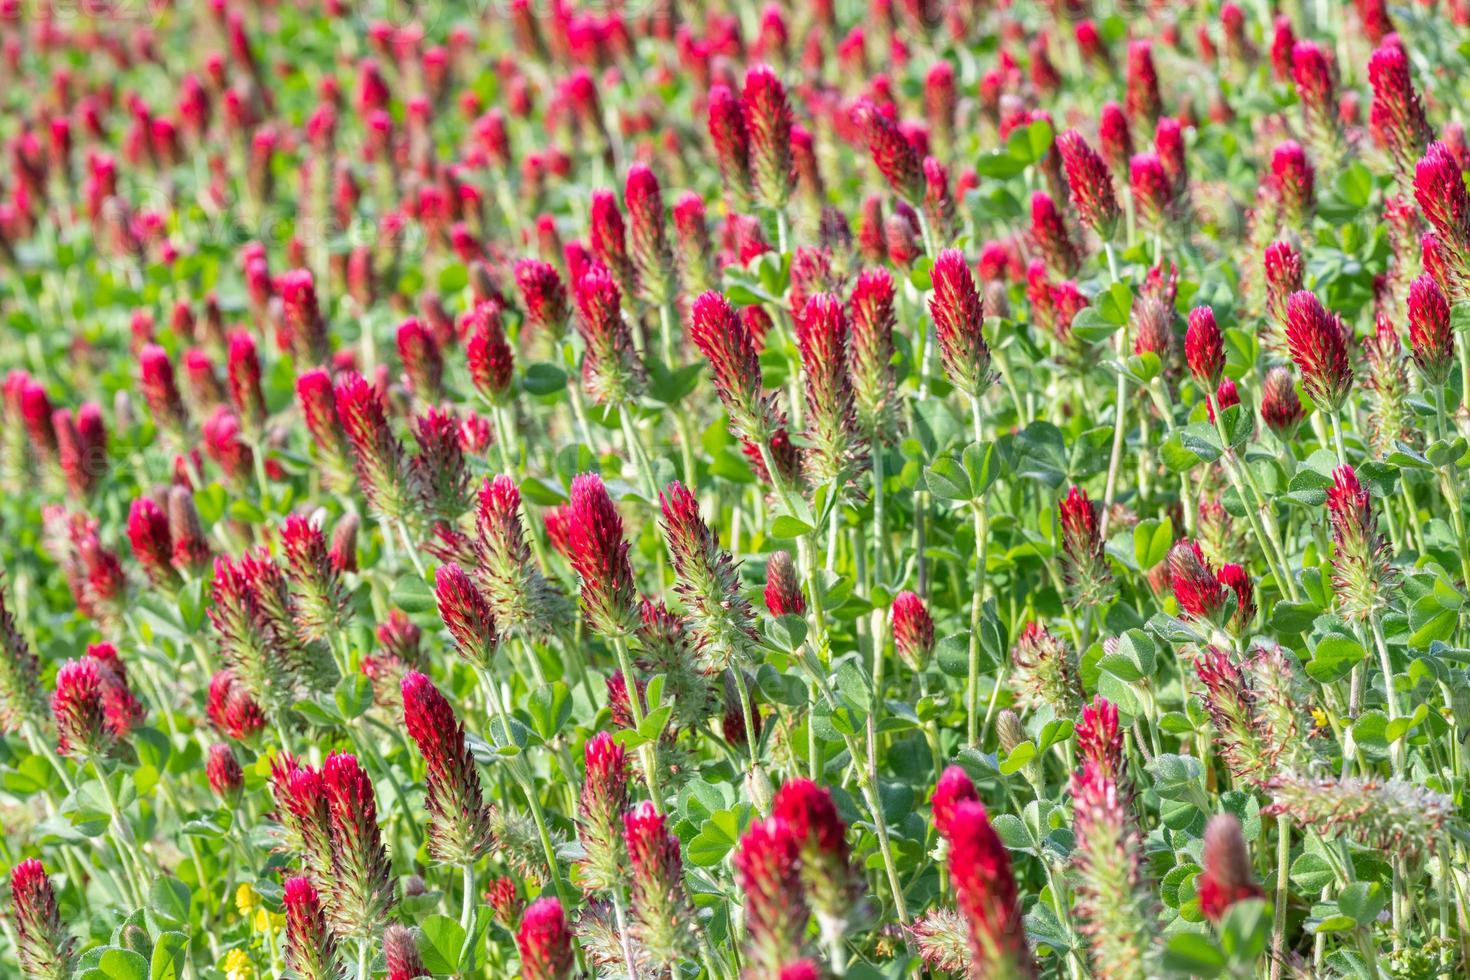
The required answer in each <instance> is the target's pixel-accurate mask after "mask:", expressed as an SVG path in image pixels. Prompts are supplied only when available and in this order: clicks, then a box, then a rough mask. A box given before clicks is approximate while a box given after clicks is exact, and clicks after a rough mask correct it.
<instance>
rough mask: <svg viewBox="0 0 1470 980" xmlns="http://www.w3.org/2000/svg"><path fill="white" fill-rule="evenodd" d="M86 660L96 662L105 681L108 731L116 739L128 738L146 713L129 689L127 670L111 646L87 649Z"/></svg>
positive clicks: (104, 712) (93, 646)
mask: <svg viewBox="0 0 1470 980" xmlns="http://www.w3.org/2000/svg"><path fill="white" fill-rule="evenodd" d="M87 657H88V658H89V659H90V660H92V661H93V662H94V663H96V665H97V672H98V676H99V677H100V679H101V681H102V710H103V715H104V717H105V719H106V722H107V730H108V731H109V732H110V733H111V734H112V737H113V738H115V739H119V740H120V739H124V738H127V736H128V733H129V732H131V731H132V730H133V727H134V726H135V725H137V724H138V722H140V721H142V720H143V716H144V714H145V712H144V710H143V705H142V703H141V702H140V701H139V700H138V699H137V698H136V697H134V696H133V691H132V688H130V687H128V671H127V668H126V667H124V666H123V662H122V660H121V659H120V658H119V657H118V655H117V648H116V647H114V646H113V645H112V644H111V643H93V644H91V645H90V646H88V647H87Z"/></svg>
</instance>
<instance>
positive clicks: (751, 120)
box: [740, 65, 792, 210]
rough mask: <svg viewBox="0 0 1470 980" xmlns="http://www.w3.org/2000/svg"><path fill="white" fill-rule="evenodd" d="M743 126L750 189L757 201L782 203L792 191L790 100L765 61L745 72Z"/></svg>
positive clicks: (777, 205) (778, 205)
mask: <svg viewBox="0 0 1470 980" xmlns="http://www.w3.org/2000/svg"><path fill="white" fill-rule="evenodd" d="M740 103H741V106H742V108H743V109H744V115H745V129H746V132H747V133H748V134H749V139H750V173H751V184H752V189H753V190H754V192H755V196H756V198H757V200H758V202H759V203H760V204H761V205H762V206H763V207H766V208H769V209H771V210H780V209H781V208H783V207H785V205H786V200H787V198H788V197H790V195H791V183H792V169H791V104H790V103H789V102H788V101H787V98H786V88H785V86H783V85H782V84H781V80H780V79H779V78H777V77H776V73H775V72H774V71H772V70H771V69H770V68H769V67H768V66H766V65H756V66H754V67H752V68H751V69H749V70H748V71H747V72H746V73H745V88H744V90H743V91H742V92H741V95H740Z"/></svg>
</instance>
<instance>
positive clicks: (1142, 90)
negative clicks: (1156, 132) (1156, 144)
mask: <svg viewBox="0 0 1470 980" xmlns="http://www.w3.org/2000/svg"><path fill="white" fill-rule="evenodd" d="M1124 101H1125V103H1126V105H1127V107H1128V117H1129V118H1130V119H1132V120H1133V121H1134V122H1135V123H1136V124H1139V125H1143V126H1152V125H1153V124H1154V122H1155V121H1157V119H1158V118H1159V113H1160V112H1161V111H1162V109H1163V105H1164V102H1163V98H1162V97H1161V96H1160V94H1159V74H1158V71H1157V70H1155V68H1154V54H1153V45H1152V44H1151V43H1150V42H1148V41H1133V42H1131V43H1130V44H1129V45H1128V86H1127V90H1126V96H1125V99H1124Z"/></svg>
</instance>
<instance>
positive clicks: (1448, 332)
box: [1408, 275, 1455, 387]
mask: <svg viewBox="0 0 1470 980" xmlns="http://www.w3.org/2000/svg"><path fill="white" fill-rule="evenodd" d="M1408 312H1409V347H1410V348H1411V349H1412V351H1413V354H1414V363H1415V364H1416V365H1418V367H1419V371H1420V373H1421V374H1422V375H1423V376H1424V380H1425V381H1426V382H1428V383H1429V384H1430V385H1432V386H1434V387H1441V386H1443V385H1444V383H1445V382H1446V381H1447V380H1449V376H1450V373H1451V372H1452V371H1453V370H1454V367H1455V333H1454V330H1453V328H1452V327H1451V326H1450V304H1449V300H1447V299H1446V298H1445V295H1444V292H1443V291H1442V290H1441V289H1440V288H1439V284H1438V283H1436V282H1435V281H1434V277H1433V276H1429V275H1423V276H1420V277H1419V278H1417V279H1415V280H1414V281H1413V282H1411V283H1409V300H1408Z"/></svg>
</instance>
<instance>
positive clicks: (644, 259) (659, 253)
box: [623, 163, 679, 308]
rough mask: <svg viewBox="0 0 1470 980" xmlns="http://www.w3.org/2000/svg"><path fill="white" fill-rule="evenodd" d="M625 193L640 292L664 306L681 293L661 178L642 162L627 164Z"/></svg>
mask: <svg viewBox="0 0 1470 980" xmlns="http://www.w3.org/2000/svg"><path fill="white" fill-rule="evenodd" d="M623 197H624V200H626V201H627V202H628V218H629V224H630V225H631V233H630V235H629V237H630V238H631V240H632V259H633V267H634V270H635V271H636V273H637V281H638V295H639V297H640V298H641V299H642V300H643V301H644V302H646V303H648V304H649V305H650V306H653V307H655V308H657V307H661V306H665V305H667V304H668V303H670V302H672V301H673V299H674V297H675V295H676V294H677V293H678V291H679V281H678V278H677V276H675V274H674V269H675V266H674V253H673V250H672V249H671V248H670V247H669V242H668V238H667V237H666V235H665V234H664V226H665V224H666V223H667V220H668V219H667V217H666V215H665V211H664V198H663V191H662V190H661V189H660V187H659V184H658V178H657V177H655V176H654V174H653V171H652V170H650V169H648V167H646V166H644V165H643V164H639V163H635V164H633V166H631V167H629V168H628V178H627V182H626V184H625V185H624V190H623Z"/></svg>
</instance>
